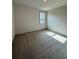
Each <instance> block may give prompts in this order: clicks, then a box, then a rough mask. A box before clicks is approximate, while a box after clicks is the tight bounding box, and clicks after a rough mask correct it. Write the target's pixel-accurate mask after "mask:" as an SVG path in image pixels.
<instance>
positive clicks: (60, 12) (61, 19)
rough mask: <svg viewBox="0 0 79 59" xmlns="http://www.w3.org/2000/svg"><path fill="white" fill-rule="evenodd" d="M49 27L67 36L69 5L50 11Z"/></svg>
mask: <svg viewBox="0 0 79 59" xmlns="http://www.w3.org/2000/svg"><path fill="white" fill-rule="evenodd" d="M47 22H48V23H47V24H48V28H49V29H50V30H52V31H55V32H58V33H60V34H63V35H65V36H67V6H62V7H59V8H56V9H53V10H50V11H48V20H47Z"/></svg>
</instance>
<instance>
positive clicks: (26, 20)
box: [14, 4, 45, 34]
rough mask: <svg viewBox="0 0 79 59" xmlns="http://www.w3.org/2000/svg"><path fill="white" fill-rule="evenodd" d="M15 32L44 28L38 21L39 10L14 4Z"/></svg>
mask: <svg viewBox="0 0 79 59" xmlns="http://www.w3.org/2000/svg"><path fill="white" fill-rule="evenodd" d="M14 15H15V32H16V34H20V33H25V32H31V31H36V30H40V29H44V28H45V25H44V24H43V25H42V26H41V25H40V23H39V10H38V9H35V8H31V7H27V6H22V5H16V4H15V6H14Z"/></svg>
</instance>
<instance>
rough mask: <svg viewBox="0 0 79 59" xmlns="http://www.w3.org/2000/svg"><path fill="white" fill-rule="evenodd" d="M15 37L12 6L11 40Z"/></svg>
mask: <svg viewBox="0 0 79 59" xmlns="http://www.w3.org/2000/svg"><path fill="white" fill-rule="evenodd" d="M14 37H15V24H14V8H13V7H12V41H13V39H14Z"/></svg>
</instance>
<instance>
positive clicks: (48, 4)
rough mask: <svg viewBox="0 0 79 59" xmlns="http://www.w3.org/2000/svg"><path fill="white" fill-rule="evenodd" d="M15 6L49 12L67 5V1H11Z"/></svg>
mask: <svg viewBox="0 0 79 59" xmlns="http://www.w3.org/2000/svg"><path fill="white" fill-rule="evenodd" d="M13 1H14V3H15V4H19V5H25V6H29V7H33V8H38V9H43V10H51V9H54V8H57V7H60V6H63V5H66V4H67V0H47V2H46V3H44V2H43V0H13Z"/></svg>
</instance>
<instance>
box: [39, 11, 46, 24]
mask: <svg viewBox="0 0 79 59" xmlns="http://www.w3.org/2000/svg"><path fill="white" fill-rule="evenodd" d="M41 12H42V13H45V23H46V18H47V17H46V15H47V13H46V12H44V11H39V24H45V23H40V13H41Z"/></svg>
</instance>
